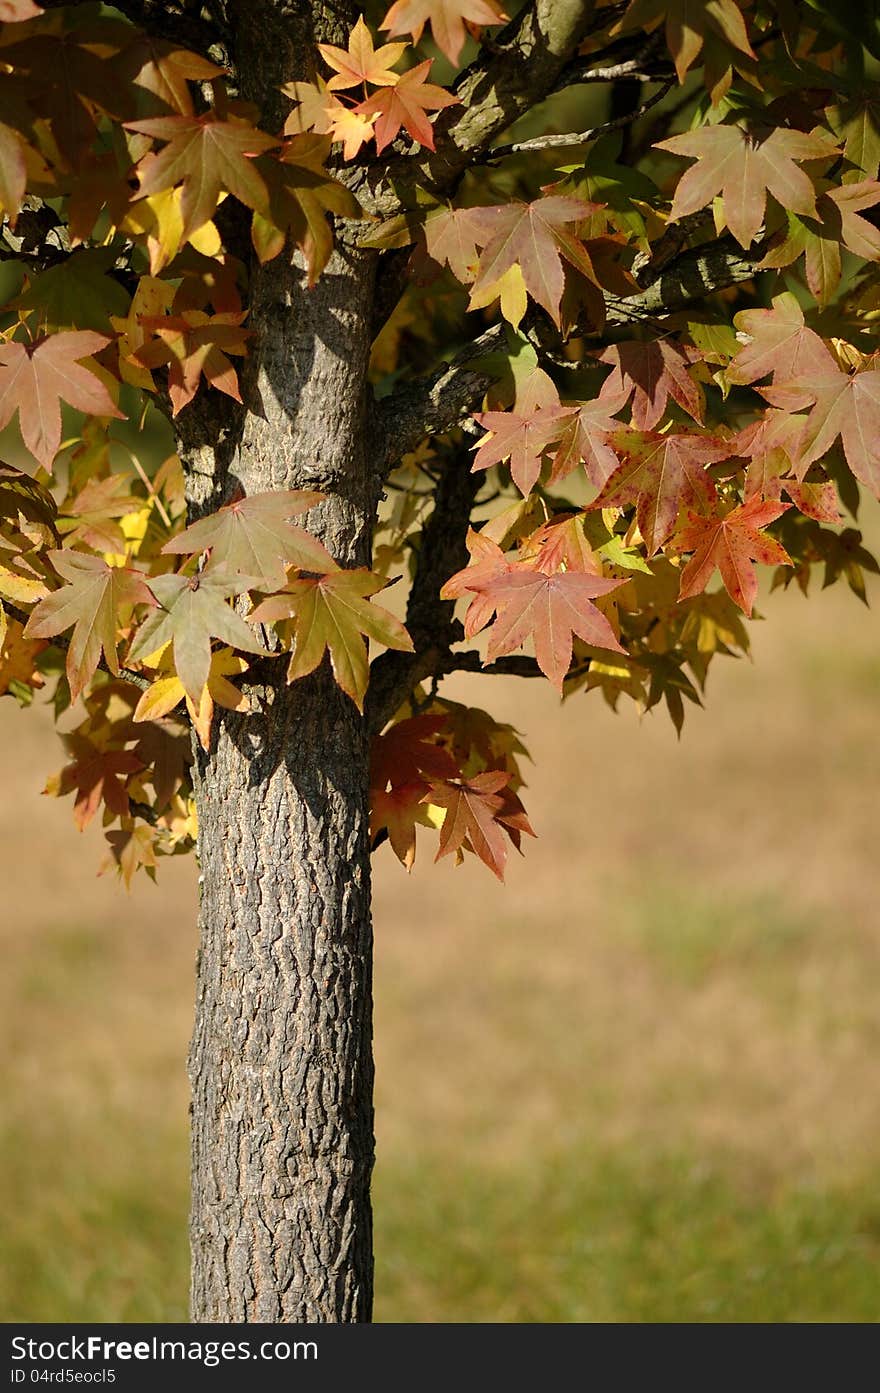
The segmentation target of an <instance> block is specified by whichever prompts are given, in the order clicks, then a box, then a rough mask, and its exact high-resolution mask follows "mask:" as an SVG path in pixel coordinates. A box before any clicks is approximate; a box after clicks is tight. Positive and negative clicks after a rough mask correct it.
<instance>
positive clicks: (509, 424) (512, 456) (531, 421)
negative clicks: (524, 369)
mask: <svg viewBox="0 0 880 1393" xmlns="http://www.w3.org/2000/svg"><path fill="white" fill-rule="evenodd" d="M573 414H574V409H573V408H571V407H565V406H561V405H560V403H559V393H558V392H557V390H556V388H555V387H554V385H553V383H552V381H551V379H550V378H549V377H548V376H547V374H546V373H545V372H542V371H541V369H540V368H539V369H537V370H536V371H535V372H534V373H532V374H531V376H530V377H529V378H528V379H527V380H526V383H525V386H524V387H523V389H522V391H521V392H520V393H519V394H518V396H517V401H516V404H515V406H513V407H512V408H511V409H510V410H509V411H482V412H478V413H477V415H475V416H474V420H475V421H476V422H477V424H478V425H480V426H482V427H483V429H484V430H485V431H488V432H490V434H488V435H486V436H484V437H483V439H482V440H481V441H480V442H479V443H478V445H477V447H476V450H477V452H476V454H475V455H474V462H473V465H472V466H471V472H472V473H477V472H478V471H479V470H481V469H489V468H491V466H492V465H493V464H501V463H502V462H503V461H505V460H508V461H509V463H510V475H511V478H512V479H513V482H514V483H515V484H516V486H517V488H518V489H519V491H520V493H522V494H523V495H526V494H529V493H531V491H532V489H533V488H534V486H535V484H536V482H537V479H538V476H539V474H540V472H541V463H542V460H543V456H544V454H545V452H546V451H547V450H548V449H549V448H550V446H551V445H553V444H555V443H556V442H558V440H559V438H560V434H561V431H562V427H563V423H564V422H565V421H567V419H568V418H569V417H570V416H572V415H573Z"/></svg>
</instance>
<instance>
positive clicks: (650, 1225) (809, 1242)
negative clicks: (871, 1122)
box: [377, 1153, 880, 1323]
mask: <svg viewBox="0 0 880 1393" xmlns="http://www.w3.org/2000/svg"><path fill="white" fill-rule="evenodd" d="M377 1204H378V1264H377V1291H378V1293H379V1295H378V1301H377V1319H379V1320H412V1321H461V1320H465V1321H498V1320H501V1321H514V1322H525V1321H564V1322H571V1321H611V1322H642V1323H645V1322H649V1323H652V1322H653V1323H656V1322H680V1321H686V1322H693V1321H702V1322H719V1321H721V1322H727V1321H732V1322H750V1321H769V1322H786V1321H823V1322H824V1321H865V1322H868V1321H874V1320H876V1319H877V1318H878V1316H880V1292H878V1284H877V1263H878V1259H880V1200H878V1190H877V1185H876V1178H874V1180H873V1181H871V1180H866V1181H865V1183H864V1184H862V1185H859V1186H855V1187H853V1188H850V1189H848V1190H846V1191H844V1190H839V1191H807V1190H799V1189H796V1188H792V1189H789V1190H783V1191H782V1192H780V1193H777V1194H775V1195H772V1196H763V1197H762V1196H760V1195H757V1194H751V1195H750V1194H747V1193H740V1192H738V1191H737V1190H736V1189H735V1188H733V1187H732V1186H731V1185H730V1183H729V1182H728V1181H726V1180H725V1179H723V1178H722V1177H721V1175H719V1174H717V1173H715V1172H713V1170H712V1169H711V1167H710V1166H708V1165H706V1164H705V1163H703V1162H701V1160H700V1158H698V1157H696V1156H694V1155H687V1154H685V1155H682V1156H680V1157H678V1158H662V1157H659V1156H650V1155H645V1154H644V1153H643V1154H642V1155H641V1156H639V1157H638V1158H637V1159H635V1158H629V1157H626V1156H623V1155H621V1154H617V1155H608V1156H605V1157H600V1158H595V1159H592V1160H587V1161H584V1160H583V1159H582V1158H581V1157H580V1156H578V1155H577V1154H568V1155H566V1156H563V1157H559V1158H557V1160H556V1161H555V1162H553V1163H547V1165H546V1166H536V1167H535V1168H534V1169H533V1170H532V1171H531V1172H529V1173H528V1174H523V1173H522V1172H516V1171H514V1172H512V1173H510V1174H506V1175H505V1174H500V1173H491V1172H487V1171H483V1172H468V1171H466V1170H463V1171H462V1172H461V1174H458V1175H450V1174H449V1173H448V1171H445V1170H444V1171H442V1172H441V1171H440V1170H439V1169H434V1168H432V1167H431V1166H430V1165H429V1164H426V1165H424V1166H413V1167H411V1168H410V1169H409V1170H407V1171H405V1172H402V1173H401V1172H400V1171H396V1170H395V1169H394V1168H393V1167H388V1168H382V1167H380V1169H379V1175H378V1184H377Z"/></svg>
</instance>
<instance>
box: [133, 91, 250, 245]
mask: <svg viewBox="0 0 880 1393" xmlns="http://www.w3.org/2000/svg"><path fill="white" fill-rule="evenodd" d="M126 126H127V129H129V130H132V131H140V132H142V133H143V134H144V135H149V136H153V137H154V138H156V139H157V140H164V141H167V144H166V145H165V147H164V148H163V149H162V150H161V151H159V152H158V153H156V152H155V151H152V152H150V153H149V154H148V155H145V156H144V158H143V160H141V162H140V164H139V165H138V180H139V183H140V188H139V192H138V197H139V198H148V197H149V196H150V195H151V194H157V193H162V192H163V191H164V190H165V189H171V188H174V186H175V185H177V184H180V183H181V182H182V184H183V199H182V202H181V213H182V216H183V236H184V238H188V237H190V236H191V235H192V233H194V232H196V231H197V230H198V229H199V228H200V227H201V226H202V225H203V224H204V223H206V222H208V221H209V220H210V219H211V218H212V217H213V216H214V212H215V210H216V208H217V204H218V202H219V200H220V196H221V194H223V193H224V192H229V193H231V194H234V196H235V197H236V198H237V199H238V200H239V202H240V203H244V204H245V205H246V206H247V207H248V208H255V209H257V210H258V211H260V212H262V211H265V208H266V205H267V203H268V198H269V194H268V190H267V188H266V185H265V182H264V180H263V179H262V177H261V176H260V174H259V173H258V171H257V170H256V169H255V168H254V164H253V159H254V156H256V155H259V154H261V153H262V152H263V151H264V150H271V149H272V148H273V146H276V145H277V144H278V141H277V140H275V139H274V138H273V137H272V136H270V135H266V133H265V132H264V131H259V130H257V128H256V127H255V126H253V125H251V123H250V121H244V120H242V119H241V118H240V117H236V116H230V117H229V118H228V119H226V120H221V119H220V118H219V117H218V116H217V115H216V113H214V112H210V111H209V112H206V113H205V114H204V115H203V116H156V117H152V118H151V119H150V120H146V121H129V122H126Z"/></svg>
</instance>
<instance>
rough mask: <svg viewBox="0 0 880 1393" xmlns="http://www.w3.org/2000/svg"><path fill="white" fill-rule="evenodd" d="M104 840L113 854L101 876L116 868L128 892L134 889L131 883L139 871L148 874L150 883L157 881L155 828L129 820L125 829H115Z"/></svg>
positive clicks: (104, 865) (110, 854)
mask: <svg viewBox="0 0 880 1393" xmlns="http://www.w3.org/2000/svg"><path fill="white" fill-rule="evenodd" d="M105 836H106V839H107V845H108V847H109V848H110V852H109V856H108V859H107V861H106V862H105V863H104V864H103V865H102V867H101V869H100V870H99V872H98V874H99V875H103V874H104V873H105V872H106V871H108V870H109V869H110V868H111V867H113V866H115V867H116V870H117V871H118V873H119V875H120V877H121V878H122V883H123V884H124V886H125V888H126V889H127V890H130V889H131V882H132V880H133V879H134V876H135V873H136V872H137V871H139V870H144V871H146V873H147V875H148V876H149V877H150V879H151V880H155V879H156V866H157V864H158V863H157V861H156V829H155V828H153V827H150V826H148V825H146V824H144V823H142V822H141V823H136V822H134V821H132V820H126V825H125V826H123V827H114V828H112V829H111V830H110V831H109V832H107V833H105Z"/></svg>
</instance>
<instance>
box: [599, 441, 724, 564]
mask: <svg viewBox="0 0 880 1393" xmlns="http://www.w3.org/2000/svg"><path fill="white" fill-rule="evenodd" d="M614 443H615V445H616V447H617V448H618V449H619V451H620V453H621V454H622V455H623V456H624V458H623V461H622V463H621V464H620V465H619V466H618V468H617V469H616V470H615V471H614V473H613V474H612V475H611V477H610V478H609V479H608V480H607V482H606V484H605V486H604V488H603V489H602V490H601V492H600V493H599V496H598V497H597V498H595V499H594V500H593V502H592V503H591V504H590V507H591V508H609V507H616V508H625V507H627V506H629V505H630V504H633V503H634V504H635V505H636V520H637V522H638V524H639V531H640V532H641V534H642V537H643V538H644V541H645V546H646V547H647V550H648V555H649V556H653V555H654V554H655V553H656V552H658V551H659V550H660V548H661V547H662V545H663V543H664V542H666V541H668V539H669V538H670V537H671V536H672V533H673V532H674V530H675V524H676V521H677V519H678V515H679V512H680V511H681V509H682V508H687V507H696V506H698V505H703V506H709V505H711V503H712V502H713V500H714V498H715V485H714V484H713V483H712V480H711V479H710V478H709V476H708V474H707V473H706V465H707V464H715V463H716V462H717V461H718V460H722V459H727V458H728V457H729V456H730V454H731V452H732V451H731V443H730V442H729V441H725V440H720V439H718V437H717V436H711V435H701V434H700V433H699V432H697V431H685V432H682V433H680V434H679V433H675V434H674V433H672V432H670V433H669V434H659V433H658V432H657V431H621V432H620V434H619V435H618V436H617V437H616V438H615V440H614Z"/></svg>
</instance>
